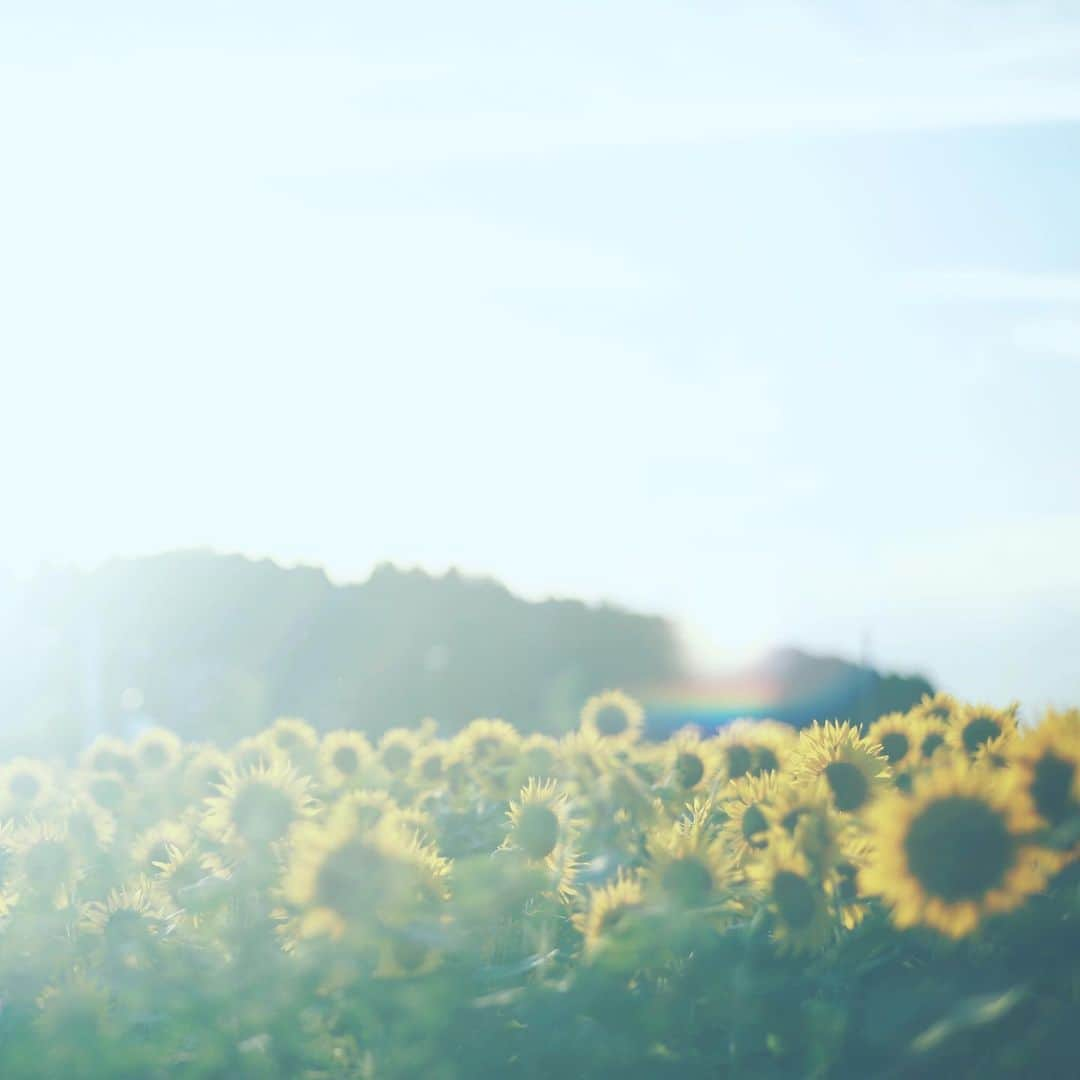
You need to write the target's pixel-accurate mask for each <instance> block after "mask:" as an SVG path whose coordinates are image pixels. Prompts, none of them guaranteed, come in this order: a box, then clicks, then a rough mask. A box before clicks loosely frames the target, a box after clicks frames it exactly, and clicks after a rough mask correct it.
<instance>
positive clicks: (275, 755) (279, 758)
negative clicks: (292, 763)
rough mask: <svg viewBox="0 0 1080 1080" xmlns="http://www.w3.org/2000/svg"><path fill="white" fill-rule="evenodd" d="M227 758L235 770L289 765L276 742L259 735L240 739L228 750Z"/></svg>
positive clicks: (286, 766) (242, 770)
mask: <svg viewBox="0 0 1080 1080" xmlns="http://www.w3.org/2000/svg"><path fill="white" fill-rule="evenodd" d="M229 758H230V760H231V761H232V768H233V771H235V772H250V771H251V770H252V769H272V768H275V767H277V768H282V769H285V768H288V767H289V758H288V756H287V755H286V754H285V753H284V751H282V750H281V749H279V748H278V746H277V744H276V743H273V742H271V741H270V740H269V739H266V738H263V737H262V736H259V735H249V736H247V737H246V738H243V739H240V740H239V742H237V743H236V745H235V746H233V748H232V749H231V750H230V751H229Z"/></svg>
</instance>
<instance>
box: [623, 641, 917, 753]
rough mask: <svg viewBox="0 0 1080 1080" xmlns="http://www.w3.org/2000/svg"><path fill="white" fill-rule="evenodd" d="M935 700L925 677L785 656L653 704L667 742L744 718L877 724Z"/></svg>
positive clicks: (657, 690) (672, 690) (794, 652)
mask: <svg viewBox="0 0 1080 1080" xmlns="http://www.w3.org/2000/svg"><path fill="white" fill-rule="evenodd" d="M930 693H933V687H932V686H931V684H930V683H929V682H928V681H927V680H926V679H924V678H923V677H922V676H920V675H894V674H882V673H881V672H878V671H875V670H874V669H873V668H870V667H864V666H862V665H859V664H852V663H850V662H848V661H846V660H840V659H837V658H836V657H834V656H813V655H811V654H809V653H805V652H802V651H801V650H799V649H791V648H784V649H774V650H773V651H771V652H769V653H767V654H766V655H765V656H764V657H762V658H761V659H760V660H759V661H757V662H756V663H754V664H750V665H747V666H746V667H744V668H740V669H738V670H736V671H732V672H729V673H727V674H725V675H723V676H720V677H714V678H710V679H699V678H694V677H691V678H689V679H687V680H685V681H684V682H681V683H678V684H675V685H670V684H669V685H667V686H660V687H652V688H650V689H649V690H647V691H646V694H645V697H646V701H647V703H648V706H649V716H650V718H651V721H652V725H653V728H654V730H655V731H656V732H657V733H658V734H660V733H665V732H668V731H672V730H674V729H676V728H679V727H682V726H683V725H685V724H699V725H701V726H702V727H705V728H713V727H718V726H720V725H721V724H725V723H727V722H729V721H731V720H734V719H736V718H737V717H754V718H758V719H761V718H763V717H772V718H773V719H775V720H783V721H785V722H786V723H789V724H794V725H795V726H796V727H803V726H804V725H806V724H808V723H809V722H810V721H811V720H814V719H822V720H826V719H835V718H840V719H845V720H854V721H856V722H857V723H861V724H869V723H872V722H873V721H874V720H876V719H877V718H878V717H879V716H881V715H882V714H884V713H887V712H893V711H897V710H906V709H909V708H910V707H911V706H912V705H914V704H915V703H916V702H917V701H919V700H920V699H921V698H922V696H923V694H930Z"/></svg>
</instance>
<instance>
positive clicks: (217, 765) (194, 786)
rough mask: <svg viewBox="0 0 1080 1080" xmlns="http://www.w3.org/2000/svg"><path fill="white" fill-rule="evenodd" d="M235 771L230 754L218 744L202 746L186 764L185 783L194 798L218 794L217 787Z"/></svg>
mask: <svg viewBox="0 0 1080 1080" xmlns="http://www.w3.org/2000/svg"><path fill="white" fill-rule="evenodd" d="M232 771H233V762H232V759H231V758H230V757H229V755H228V754H226V753H224V752H223V751H221V750H219V749H218V748H217V747H216V746H200V747H198V748H197V749H195V751H194V753H192V754H191V756H190V757H189V758H188V760H187V763H186V764H185V765H184V785H185V788H186V790H187V791H188V792H189V794H190V795H191V797H192V798H194V799H197V800H200V801H201V800H202V799H205V798H206V797H207V796H209V795H215V794H217V789H218V788H219V787H220V786H221V785H222V784H223V783H224V782H225V779H226V777H227V776H228V775H229V773H230V772H232Z"/></svg>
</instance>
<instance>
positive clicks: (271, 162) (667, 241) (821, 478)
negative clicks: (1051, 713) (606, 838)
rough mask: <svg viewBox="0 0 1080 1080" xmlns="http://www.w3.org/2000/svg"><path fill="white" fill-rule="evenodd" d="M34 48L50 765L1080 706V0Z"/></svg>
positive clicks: (277, 27) (19, 626)
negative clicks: (640, 722) (637, 701)
mask: <svg viewBox="0 0 1080 1080" xmlns="http://www.w3.org/2000/svg"><path fill="white" fill-rule="evenodd" d="M0 19H2V24H3V25H2V32H0V145H2V146H3V155H4V162H5V164H4V167H3V169H2V170H0V237H2V244H0V358H2V362H3V367H4V379H3V394H2V396H0V414H2V416H0V420H2V422H0V461H2V462H3V466H2V468H3V484H2V487H0V500H2V503H0V505H2V510H3V512H2V520H3V526H2V528H0V648H2V659H0V664H2V666H3V669H4V677H3V679H2V680H0V684H2V688H0V715H2V716H3V721H2V729H3V730H2V735H3V738H4V739H5V740H7V741H8V742H9V743H11V742H14V743H18V744H19V745H24V744H25V745H27V746H29V745H30V744H31V743H33V744H34V745H39V744H40V743H41V742H42V740H45V741H47V742H48V743H49V745H53V746H55V747H56V748H57V749H61V748H63V747H67V746H68V745H69V744H70V745H75V744H77V743H78V742H79V741H80V740H82V739H83V738H85V737H86V735H87V734H88V733H92V732H94V731H97V730H123V729H124V728H126V727H130V726H131V725H137V724H139V723H143V722H146V721H147V720H149V719H155V720H160V721H162V722H165V723H169V724H172V725H174V726H176V727H177V728H179V729H181V730H183V731H184V732H185V733H186V734H190V735H195V734H198V735H200V736H204V735H214V736H217V737H221V738H227V737H231V736H232V735H234V734H243V733H246V732H247V731H250V730H255V729H257V728H258V727H261V726H262V725H263V724H264V723H265V722H266V721H267V720H269V719H272V718H273V716H275V715H278V714H279V713H281V712H294V713H300V714H302V715H305V716H307V717H308V718H309V719H310V720H312V722H313V723H315V724H317V725H318V726H320V727H323V728H326V727H333V726H340V725H342V724H356V725H358V726H363V727H367V728H368V729H369V730H373V731H379V730H382V729H383V728H385V727H387V726H389V725H390V724H392V723H399V722H410V721H412V720H415V719H416V718H418V717H419V716H421V715H433V716H435V718H436V719H437V720H439V722H440V723H441V724H444V725H445V726H446V727H447V728H448V729H450V730H453V729H454V728H455V727H456V726H457V725H458V724H460V723H461V722H463V720H465V719H468V718H469V717H470V716H472V715H477V714H491V713H503V714H505V715H507V717H508V718H509V719H512V720H514V721H516V722H517V723H519V724H521V725H522V726H525V727H527V726H536V727H546V728H548V729H551V730H559V729H561V728H562V727H565V726H567V725H568V724H570V723H572V722H573V714H574V711H575V710H576V707H577V703H579V702H580V700H581V698H582V696H583V695H584V694H586V693H589V692H591V691H593V690H596V689H600V688H603V687H604V686H607V685H612V684H616V683H617V684H621V685H626V686H629V687H631V688H633V689H635V690H636V691H637V692H639V693H641V694H642V695H643V696H644V697H645V699H646V701H647V703H648V704H649V707H650V715H651V717H652V721H653V723H654V725H655V726H657V727H659V728H664V727H670V726H674V725H677V724H678V723H681V722H685V721H686V720H687V719H697V720H700V721H702V722H705V723H711V722H720V721H721V720H723V719H725V718H729V717H730V716H732V715H744V714H749V715H763V714H766V713H768V714H771V715H782V716H785V717H788V718H791V719H793V720H795V721H796V722H802V721H803V720H805V719H807V718H809V716H811V715H840V714H844V715H856V716H862V715H871V714H873V713H874V712H876V711H879V710H883V709H885V708H892V707H904V706H905V705H906V704H908V703H909V701H910V700H917V698H918V696H919V695H920V694H921V693H922V692H924V691H925V690H926V689H928V688H929V687H930V686H933V687H935V688H940V689H944V690H948V691H952V692H955V693H957V694H960V695H962V696H965V697H970V698H975V699H981V700H987V701H989V702H992V703H995V704H1005V703H1007V702H1008V701H1010V700H1012V699H1014V698H1018V699H1020V701H1021V702H1022V704H1023V706H1024V708H1025V710H1027V711H1029V712H1030V711H1032V710H1034V709H1037V708H1039V707H1041V706H1042V705H1045V704H1048V703H1058V704H1065V703H1075V702H1077V701H1078V700H1080V663H1078V661H1077V656H1078V655H1080V557H1078V552H1080V481H1078V479H1077V477H1078V475H1080V467H1078V466H1080V429H1078V426H1077V423H1076V415H1077V405H1078V403H1080V255H1078V254H1077V253H1078V252H1080V246H1078V245H1077V242H1076V241H1077V238H1078V237H1077V234H1078V232H1080V215H1078V214H1077V212H1076V198H1075V183H1076V176H1077V169H1078V166H1080V141H1078V133H1080V127H1078V124H1080V10H1078V9H1077V8H1075V7H1074V6H1073V5H1067V4H1059V3H1040V2H1038V0H1019V2H1014V3H1010V2H996V3H989V2H984V0H980V2H976V0H938V2H935V3H929V2H927V3H918V2H916V3H910V4H906V5H903V6H902V7H897V6H894V5H883V4H876V5H863V4H853V3H848V2H846V0H836V2H832V3H827V2H817V3H810V2H804V3H800V2H786V3H774V2H772V0H756V2H754V3H745V4H744V3H737V2H735V3H708V2H705V0H681V2H680V0H667V2H664V3H658V2H649V3H646V2H637V0H617V2H615V0H611V2H603V0H598V2H596V3H590V4H579V3H574V4H571V3H563V2H560V0H550V2H549V3H546V4H543V5H524V6H523V5H507V4H499V3H494V2H488V3H475V2H467V0H466V2H463V3H460V4H456V5H453V6H448V5H445V4H440V3H436V2H434V0H427V2H416V3H409V2H403V3H399V4H393V5H386V4H364V3H361V4H358V3H346V2H343V0H342V2H335V0H326V2H323V3H320V4H318V5H303V6H301V5H297V4H293V3H274V2H267V0H260V2H259V3H254V2H242V0H238V2H235V3H230V4H228V5H223V4H220V3H203V2H198V0H191V2H188V3H186V4H184V5H167V6H166V5H147V4H143V3H137V2H134V0H132V2H127V3H118V2H109V0H102V2H100V3H97V4H94V5H85V4H79V3H74V2H71V3H62V2H44V3H39V4H32V5H4V7H3V11H2V15H0ZM163 553H170V554H163ZM268 560H273V561H268ZM552 597H554V598H556V599H554V600H551V599H549V598H552ZM637 612H641V613H644V614H642V615H637V614H634V613H637ZM895 673H899V674H895Z"/></svg>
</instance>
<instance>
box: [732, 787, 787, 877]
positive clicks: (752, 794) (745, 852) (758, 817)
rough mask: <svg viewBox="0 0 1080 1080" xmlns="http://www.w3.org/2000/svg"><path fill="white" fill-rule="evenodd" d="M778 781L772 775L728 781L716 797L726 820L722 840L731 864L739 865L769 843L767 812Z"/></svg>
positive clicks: (776, 789) (776, 792) (776, 791)
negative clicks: (728, 850) (729, 853)
mask: <svg viewBox="0 0 1080 1080" xmlns="http://www.w3.org/2000/svg"><path fill="white" fill-rule="evenodd" d="M780 787H781V780H780V778H779V776H778V775H777V774H776V773H775V772H771V771H770V772H766V773H763V774H762V775H761V776H744V777H742V778H741V779H739V780H732V781H731V782H730V783H729V784H728V786H727V788H725V789H724V791H723V792H721V793H720V794H719V795H718V796H717V801H718V803H719V806H720V809H721V810H722V811H723V814H724V816H725V817H726V820H725V822H724V825H723V833H724V837H725V839H726V841H727V843H728V846H729V847H730V848H731V853H732V855H733V856H734V858H735V861H736V862H737V863H738V864H739V865H741V864H742V863H743V862H744V861H745V860H746V859H747V858H750V857H752V856H754V855H755V854H756V853H757V852H759V851H761V850H762V849H764V848H765V847H767V846H768V843H769V825H770V820H771V817H770V814H769V808H770V807H771V805H772V803H773V802H774V800H775V799H776V797H777V794H778V792H779V790H780Z"/></svg>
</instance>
